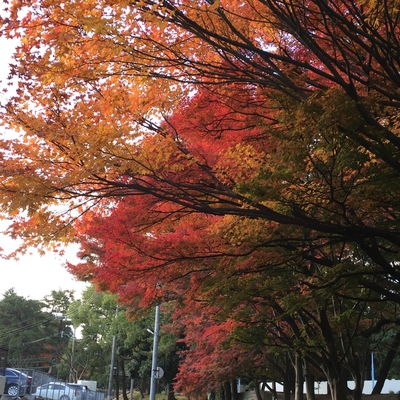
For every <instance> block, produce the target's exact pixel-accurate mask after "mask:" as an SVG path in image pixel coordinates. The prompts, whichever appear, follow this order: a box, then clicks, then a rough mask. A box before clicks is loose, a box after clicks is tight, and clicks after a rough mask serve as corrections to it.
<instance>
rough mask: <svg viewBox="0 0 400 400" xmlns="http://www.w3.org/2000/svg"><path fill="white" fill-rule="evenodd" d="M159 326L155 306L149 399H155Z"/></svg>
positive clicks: (157, 310) (157, 311)
mask: <svg viewBox="0 0 400 400" xmlns="http://www.w3.org/2000/svg"><path fill="white" fill-rule="evenodd" d="M159 326H160V305H159V304H157V306H156V317H155V321H154V333H153V335H154V338H153V357H152V360H151V381H150V399H149V400H155V398H156V379H157V353H158V335H159V333H158V330H159Z"/></svg>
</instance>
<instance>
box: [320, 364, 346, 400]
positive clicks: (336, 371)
mask: <svg viewBox="0 0 400 400" xmlns="http://www.w3.org/2000/svg"><path fill="white" fill-rule="evenodd" d="M338 367H339V366H338V365H333V364H331V365H330V366H328V369H326V370H325V376H326V378H327V380H328V386H329V391H330V395H331V399H332V400H345V399H346V398H347V397H346V396H347V382H346V381H345V380H344V379H343V378H342V376H341V371H340V367H339V368H338Z"/></svg>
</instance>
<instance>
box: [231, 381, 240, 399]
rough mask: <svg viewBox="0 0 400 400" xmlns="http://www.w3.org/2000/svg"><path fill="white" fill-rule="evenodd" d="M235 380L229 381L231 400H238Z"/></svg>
mask: <svg viewBox="0 0 400 400" xmlns="http://www.w3.org/2000/svg"><path fill="white" fill-rule="evenodd" d="M237 388H238V387H237V380H236V379H232V380H231V395H232V400H238V399H239V396H238V390H237Z"/></svg>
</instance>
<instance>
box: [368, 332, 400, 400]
mask: <svg viewBox="0 0 400 400" xmlns="http://www.w3.org/2000/svg"><path fill="white" fill-rule="evenodd" d="M399 345H400V331H399V332H397V333H396V336H395V337H394V339H393V342H392V344H391V345H390V348H389V351H388V352H387V354H386V357H385V359H384V360H383V364H382V367H381V368H380V369H379V374H378V379H377V380H376V384H375V386H374V388H373V389H372V394H380V393H381V391H382V388H383V385H384V383H385V380H386V378H387V375H388V373H389V370H390V367H391V366H392V362H393V360H394V357H395V356H396V353H397V350H398V348H399Z"/></svg>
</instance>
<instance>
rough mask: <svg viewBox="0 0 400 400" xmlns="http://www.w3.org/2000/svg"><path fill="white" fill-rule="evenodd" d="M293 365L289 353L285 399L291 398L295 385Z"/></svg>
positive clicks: (284, 389)
mask: <svg viewBox="0 0 400 400" xmlns="http://www.w3.org/2000/svg"><path fill="white" fill-rule="evenodd" d="M293 381H294V379H293V365H292V363H291V362H290V357H289V355H288V356H287V357H286V368H285V374H284V376H283V400H290V393H291V390H292V387H293V386H294V385H293Z"/></svg>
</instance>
